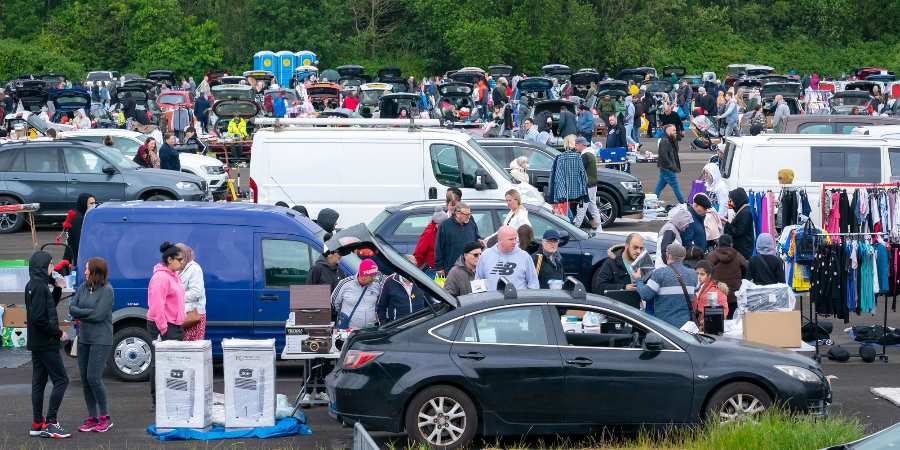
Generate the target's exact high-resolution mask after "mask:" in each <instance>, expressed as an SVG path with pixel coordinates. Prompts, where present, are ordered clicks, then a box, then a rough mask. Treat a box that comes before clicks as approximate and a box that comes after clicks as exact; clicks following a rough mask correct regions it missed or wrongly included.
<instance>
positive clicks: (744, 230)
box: [725, 188, 754, 260]
mask: <svg viewBox="0 0 900 450" xmlns="http://www.w3.org/2000/svg"><path fill="white" fill-rule="evenodd" d="M748 201H749V198H748V197H747V191H745V190H744V188H737V189H735V190H733V191H731V192H729V193H728V207H729V208H731V209H732V210H734V212H735V214H734V218H733V219H731V222H729V223H726V224H725V234H730V235H731V236H732V237H733V238H734V249H735V250H737V251H738V253H740V254H741V255H743V256H744V258H745V259H748V260H749V259H750V257H751V256H753V240H754V233H753V216H751V215H750V207H749V205H748V204H747V203H748Z"/></svg>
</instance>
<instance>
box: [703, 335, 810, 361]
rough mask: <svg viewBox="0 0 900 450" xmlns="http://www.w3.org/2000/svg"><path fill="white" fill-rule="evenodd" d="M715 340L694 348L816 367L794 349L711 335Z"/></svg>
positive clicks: (721, 353) (718, 353)
mask: <svg viewBox="0 0 900 450" xmlns="http://www.w3.org/2000/svg"><path fill="white" fill-rule="evenodd" d="M711 337H713V338H714V339H715V340H716V341H715V342H713V343H711V344H697V345H696V346H695V348H698V349H702V350H701V351H708V352H710V353H715V354H717V355H733V356H743V357H758V358H760V359H763V358H764V359H765V360H767V361H769V362H770V363H771V364H772V365H775V364H789V365H794V366H799V367H803V368H808V367H816V364H815V363H814V362H813V360H812V359H810V358H809V357H808V356H804V355H801V354H799V353H797V352H795V351H792V350H788V349H784V348H779V347H772V346H770V345H764V344H756V343H753V342H748V341H745V340H743V339H734V338H729V337H724V336H711Z"/></svg>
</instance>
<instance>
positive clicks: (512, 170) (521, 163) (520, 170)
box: [509, 156, 530, 184]
mask: <svg viewBox="0 0 900 450" xmlns="http://www.w3.org/2000/svg"><path fill="white" fill-rule="evenodd" d="M509 174H510V175H511V176H512V177H513V178H515V179H516V180H519V182H520V183H525V184H528V183H529V182H530V180H529V178H528V157H527V156H520V157H518V158H516V159H514V160H512V161H511V162H510V163H509Z"/></svg>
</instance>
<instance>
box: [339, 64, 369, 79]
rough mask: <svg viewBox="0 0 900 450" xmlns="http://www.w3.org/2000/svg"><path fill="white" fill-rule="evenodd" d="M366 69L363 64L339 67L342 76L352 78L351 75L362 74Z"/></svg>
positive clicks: (358, 75) (357, 75)
mask: <svg viewBox="0 0 900 450" xmlns="http://www.w3.org/2000/svg"><path fill="white" fill-rule="evenodd" d="M365 70H366V69H365V68H364V67H363V66H356V65H346V66H339V67H338V68H337V73H338V75H340V76H341V77H342V78H351V77H360V76H362V74H363V72H365Z"/></svg>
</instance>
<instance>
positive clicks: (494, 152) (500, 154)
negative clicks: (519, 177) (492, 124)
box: [483, 145, 509, 167]
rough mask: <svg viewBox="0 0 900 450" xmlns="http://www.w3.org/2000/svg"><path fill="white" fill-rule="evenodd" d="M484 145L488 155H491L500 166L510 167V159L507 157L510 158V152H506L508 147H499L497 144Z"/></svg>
mask: <svg viewBox="0 0 900 450" xmlns="http://www.w3.org/2000/svg"><path fill="white" fill-rule="evenodd" d="M483 147H484V149H485V150H487V152H488V155H490V156H491V158H493V160H494V161H496V162H497V164H500V167H509V161H507V158H509V156H507V155H508V154H507V152H506V147H498V146H495V145H488V146H483Z"/></svg>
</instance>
